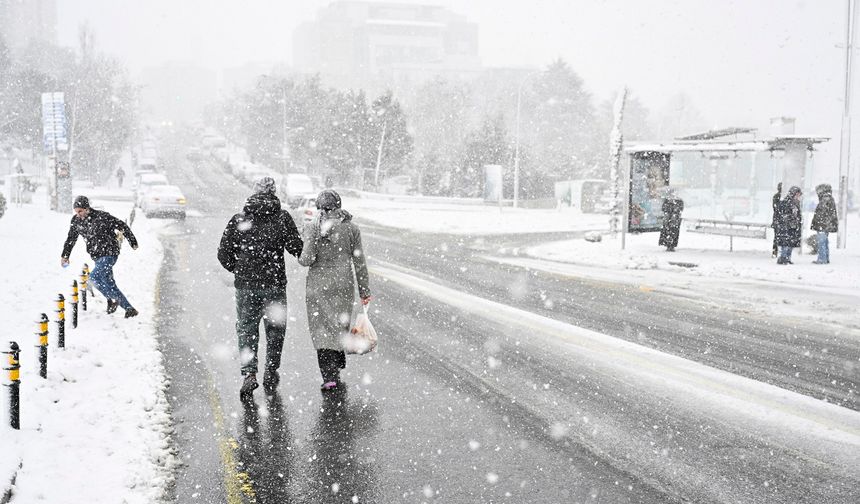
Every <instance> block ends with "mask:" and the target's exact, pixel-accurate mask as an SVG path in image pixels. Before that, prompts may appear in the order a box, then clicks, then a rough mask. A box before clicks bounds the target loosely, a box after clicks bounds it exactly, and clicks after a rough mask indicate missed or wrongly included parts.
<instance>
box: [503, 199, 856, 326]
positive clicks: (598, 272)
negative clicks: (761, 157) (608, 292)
mask: <svg viewBox="0 0 860 504" xmlns="http://www.w3.org/2000/svg"><path fill="white" fill-rule="evenodd" d="M852 217H853V219H852V220H854V221H855V222H856V219H857V217H856V216H855V215H852ZM849 229H850V230H851V233H850V234H849V236H848V247H847V248H845V249H837V248H836V236H835V235H831V237H830V248H831V250H830V264H828V265H818V264H812V261H813V260H814V259H815V257H816V256H814V255H811V254H810V252H809V250H808V249H806V248H804V254H803V255H799V254H798V253H797V250H795V254H794V256H793V262H794V264H793V265H786V266H781V265H778V264H776V260H775V259H772V258H771V250H770V246H771V242H770V241H769V240H756V239H743V238H735V239H734V251H732V252H730V251H729V239H728V237H723V236H713V235H703V234H699V233H693V232H689V231H687V230H685V229H683V228H682V231H681V236H680V239H679V246H678V249H677V251H676V252H666V251H665V248H664V247H660V246H658V245H657V240H658V238H659V235H658V233H644V234H638V235H628V236H627V244H626V248H625V250H621V243H620V238H616V239H611V238H608V237H606V236H604V241H602V242H599V243H591V242H587V241H585V240H584V239H574V240H564V241H557V242H551V243H545V244H538V245H535V246H531V247H527V248H524V249H522V250H516V251H505V250H499V251H496V252H499V253H502V254H504V253H514V254H516V255H520V256H526V257H527V258H531V259H537V260H539V261H536V262H535V261H529V260H528V259H526V260H523V259H522V258H519V259H514V260H505V262H514V263H519V264H522V265H524V266H528V267H532V268H535V269H546V270H553V271H554V272H555V273H561V274H568V275H573V276H580V277H587V278H595V279H600V280H612V281H619V282H624V283H634V284H638V285H643V286H644V287H645V288H648V289H657V290H661V289H662V290H664V291H667V292H672V293H676V294H680V295H699V296H704V297H710V298H712V299H713V300H715V301H722V302H733V303H736V304H741V305H745V306H746V307H748V308H750V309H759V310H761V309H764V308H767V309H766V310H765V311H769V312H772V313H780V314H785V315H798V316H811V317H813V318H816V319H818V320H825V321H827V320H829V321H834V322H839V323H847V324H849V325H852V326H855V327H860V316H858V313H857V310H856V307H857V306H858V305H860V228H859V227H858V226H857V225H856V224H855V225H854V226H853V227H851V228H849ZM804 234H807V233H804ZM548 261H552V263H549V262H548Z"/></svg>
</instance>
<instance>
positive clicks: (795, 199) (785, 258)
mask: <svg viewBox="0 0 860 504" xmlns="http://www.w3.org/2000/svg"><path fill="white" fill-rule="evenodd" d="M801 198H803V192H802V191H801V190H800V188H799V187H797V186H792V187H791V189H789V190H788V194H787V195H786V196H785V198H783V199H782V200H781V201H780V202H779V207H778V209H779V219H778V220H777V223H776V224H777V226H776V244H777V245H779V257H778V258H777V260H776V263H777V264H794V263H792V262H791V252H792V250H793V249H794V248H795V247H799V246H800V231H801V222H802V216H801V213H800V200H801Z"/></svg>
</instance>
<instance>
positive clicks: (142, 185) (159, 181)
mask: <svg viewBox="0 0 860 504" xmlns="http://www.w3.org/2000/svg"><path fill="white" fill-rule="evenodd" d="M169 184H170V182H168V181H167V177H165V176H164V175H162V174H161V173H143V174H141V175H140V176H138V177H137V184H136V185H135V197H134V200H135V201H136V202H137V205H138V206H140V204H141V202H142V201H143V198H144V196H146V193H147V191H149V189H150V188H151V187H152V186H157V185H169Z"/></svg>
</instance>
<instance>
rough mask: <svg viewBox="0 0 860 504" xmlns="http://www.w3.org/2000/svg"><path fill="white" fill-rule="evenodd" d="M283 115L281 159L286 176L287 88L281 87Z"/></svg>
mask: <svg viewBox="0 0 860 504" xmlns="http://www.w3.org/2000/svg"><path fill="white" fill-rule="evenodd" d="M281 114H282V115H283V129H284V145H283V146H282V147H281V157H282V158H283V162H284V174H286V173H287V86H286V83H284V85H283V86H281Z"/></svg>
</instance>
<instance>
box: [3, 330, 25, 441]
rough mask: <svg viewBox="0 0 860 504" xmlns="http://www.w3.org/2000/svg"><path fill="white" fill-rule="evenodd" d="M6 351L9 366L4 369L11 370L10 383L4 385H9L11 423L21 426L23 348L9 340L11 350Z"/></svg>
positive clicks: (15, 426)
mask: <svg viewBox="0 0 860 504" xmlns="http://www.w3.org/2000/svg"><path fill="white" fill-rule="evenodd" d="M0 353H4V354H6V355H8V356H9V360H8V361H7V362H8V366H6V367H4V368H3V370H4V371H9V383H4V384H3V385H4V386H6V387H9V425H10V426H11V427H12V428H13V429H20V428H21V411H20V407H21V406H20V404H21V371H20V369H21V365H20V362H19V360H18V358H19V357H20V355H21V349H20V348H19V347H18V343H15V342H14V341H10V342H9V350H8V351H6V352H0Z"/></svg>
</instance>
